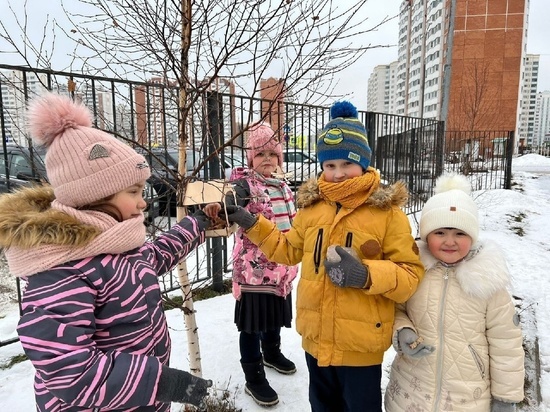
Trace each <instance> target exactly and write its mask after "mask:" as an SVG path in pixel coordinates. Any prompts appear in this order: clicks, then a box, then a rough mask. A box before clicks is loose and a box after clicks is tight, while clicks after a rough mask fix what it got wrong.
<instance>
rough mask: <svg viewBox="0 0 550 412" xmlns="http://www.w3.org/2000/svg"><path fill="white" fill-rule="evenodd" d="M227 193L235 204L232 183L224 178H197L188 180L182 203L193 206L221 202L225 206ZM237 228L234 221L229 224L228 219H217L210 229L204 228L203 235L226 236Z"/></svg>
mask: <svg viewBox="0 0 550 412" xmlns="http://www.w3.org/2000/svg"><path fill="white" fill-rule="evenodd" d="M228 194H233V197H234V198H235V204H236V203H237V199H236V194H235V190H234V189H233V185H231V183H229V182H226V181H225V180H209V181H206V182H205V181H201V180H198V181H195V182H189V183H187V187H186V189H185V196H184V197H183V205H184V206H194V205H202V204H205V203H222V204H223V206H222V207H223V208H225V207H226V205H225V196H226V195H228ZM226 216H227V213H226ZM237 229H238V226H237V224H236V223H233V224H231V223H229V221H226V220H223V219H218V221H217V222H214V224H213V226H212V227H211V228H210V229H208V230H206V232H205V235H206V237H228V236H231V235H232V234H233V233H235V232H236V231H237Z"/></svg>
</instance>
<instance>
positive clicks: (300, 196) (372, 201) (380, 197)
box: [296, 179, 409, 209]
mask: <svg viewBox="0 0 550 412" xmlns="http://www.w3.org/2000/svg"><path fill="white" fill-rule="evenodd" d="M408 198H409V194H408V191H407V186H406V185H405V183H404V182H401V181H398V182H396V183H394V184H393V185H390V186H383V185H380V187H379V188H378V190H376V191H375V192H374V193H373V194H372V196H371V197H369V198H368V199H367V201H366V202H365V203H366V204H367V205H370V206H374V207H377V208H379V209H389V208H391V207H392V206H398V207H403V206H405V205H406V204H407V200H408ZM319 200H321V195H320V193H319V185H318V184H317V179H310V180H308V181H307V182H305V183H304V184H303V185H302V186H300V188H299V189H298V193H297V194H296V206H297V207H299V208H304V207H308V206H311V205H313V204H315V203H317V202H318V201H319Z"/></svg>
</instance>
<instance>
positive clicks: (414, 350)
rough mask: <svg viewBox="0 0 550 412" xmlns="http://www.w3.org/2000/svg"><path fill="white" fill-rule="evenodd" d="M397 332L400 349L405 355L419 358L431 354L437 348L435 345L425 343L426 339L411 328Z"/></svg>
mask: <svg viewBox="0 0 550 412" xmlns="http://www.w3.org/2000/svg"><path fill="white" fill-rule="evenodd" d="M397 333H398V335H397V341H398V342H399V349H400V350H401V352H403V354H404V355H407V356H410V357H411V358H417V359H418V358H423V357H424V356H427V355H429V354H430V353H432V352H433V351H434V350H435V347H434V346H431V345H426V344H424V343H423V341H424V339H422V338H420V337H419V336H418V335H417V334H416V333H415V331H414V330H412V329H411V328H403V329H401V330H400V331H399V332H397Z"/></svg>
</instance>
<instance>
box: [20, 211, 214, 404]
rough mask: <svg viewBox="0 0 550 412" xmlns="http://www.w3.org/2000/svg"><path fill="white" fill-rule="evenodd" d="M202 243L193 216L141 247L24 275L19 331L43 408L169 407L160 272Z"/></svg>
mask: <svg viewBox="0 0 550 412" xmlns="http://www.w3.org/2000/svg"><path fill="white" fill-rule="evenodd" d="M202 241H204V235H202V234H200V233H199V229H198V226H197V223H196V220H195V219H192V218H190V219H189V218H188V219H184V220H182V222H180V224H178V225H175V226H174V227H173V228H172V229H171V230H170V231H168V232H166V233H164V234H163V235H161V236H159V237H158V238H157V239H156V240H155V241H154V242H151V243H146V244H145V245H143V246H142V247H140V248H138V249H134V250H131V251H129V252H126V253H123V254H120V255H99V256H95V257H90V258H86V259H81V260H77V261H73V262H69V263H67V264H64V265H59V266H57V267H55V268H52V269H50V270H47V271H44V272H42V273H38V274H36V275H33V276H29V277H28V278H26V282H27V285H26V289H25V293H24V298H23V315H22V317H21V319H20V322H19V326H18V329H17V331H18V333H19V337H20V339H21V344H22V345H23V348H24V350H25V353H26V354H27V356H28V357H29V358H30V360H31V362H32V363H33V365H34V367H35V369H36V375H35V393H36V404H37V410H38V411H52V412H53V411H55V412H58V411H59V412H73V411H142V412H145V411H168V410H169V409H170V405H169V404H163V403H158V402H155V396H156V392H157V385H158V380H159V376H160V371H161V365H163V364H164V365H167V364H168V361H169V356H170V338H169V335H168V329H167V324H166V318H165V315H164V312H163V308H162V302H161V293H160V288H159V284H158V277H157V276H158V274H162V273H165V272H167V271H169V270H170V269H171V268H172V267H173V266H175V265H176V263H177V262H178V261H179V260H181V259H182V258H183V257H184V256H185V255H187V254H188V253H189V251H191V250H192V249H194V248H195V247H196V246H197V245H198V244H199V243H201V242H202ZM29 264H32V262H29Z"/></svg>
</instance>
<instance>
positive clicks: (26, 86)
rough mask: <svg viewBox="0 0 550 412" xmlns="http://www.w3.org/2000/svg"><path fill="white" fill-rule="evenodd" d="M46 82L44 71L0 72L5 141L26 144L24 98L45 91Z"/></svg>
mask: <svg viewBox="0 0 550 412" xmlns="http://www.w3.org/2000/svg"><path fill="white" fill-rule="evenodd" d="M47 84H48V79H47V76H46V74H44V73H32V72H21V71H18V70H4V71H1V72H0V85H1V93H2V110H3V111H4V130H3V131H2V134H3V135H4V136H5V137H4V138H5V139H6V140H7V141H10V142H15V143H17V144H26V120H25V109H26V105H27V101H26V99H27V98H33V97H35V96H39V95H41V94H43V93H45V92H47V90H48V89H47V87H46V85H47ZM25 93H26V94H25Z"/></svg>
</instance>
